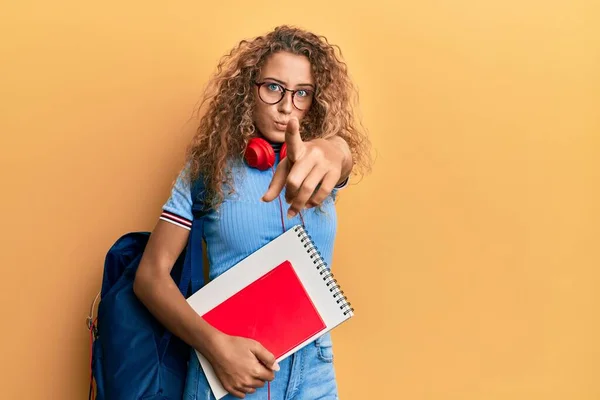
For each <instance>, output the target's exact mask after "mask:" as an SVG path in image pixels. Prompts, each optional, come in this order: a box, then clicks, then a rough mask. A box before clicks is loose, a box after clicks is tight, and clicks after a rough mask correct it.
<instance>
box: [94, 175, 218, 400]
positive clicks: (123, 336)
mask: <svg viewBox="0 0 600 400" xmlns="http://www.w3.org/2000/svg"><path fill="white" fill-rule="evenodd" d="M203 187H204V186H203V185H202V183H201V180H199V181H198V183H196V184H195V185H194V186H193V189H192V199H193V200H194V202H193V207H192V211H193V216H194V217H193V222H192V229H191V231H190V235H189V239H188V243H187V245H186V248H185V251H182V254H181V255H180V256H179V258H178V259H177V261H176V263H175V265H174V266H173V269H172V272H171V276H172V277H173V280H174V281H175V282H176V283H177V282H178V286H179V291H180V292H181V293H182V294H183V295H184V296H185V297H188V296H189V295H190V294H191V293H193V292H195V291H197V290H198V289H200V288H201V287H202V286H203V285H204V270H203V265H202V261H203V258H202V257H203V256H202V231H203V226H202V224H203V217H204V215H206V213H207V212H208V210H207V209H206V208H205V205H204V202H203V199H202V196H203V193H202V192H203V191H202V189H203ZM149 238H150V232H130V233H127V234H125V235H124V236H122V237H121V238H119V239H118V240H117V241H116V242H115V243H114V244H113V245H112V247H111V248H110V249H109V251H108V253H107V255H106V259H105V264H104V275H103V280H102V288H101V291H100V303H99V306H98V318H97V323H94V322H93V321H92V320H91V319H90V320H88V327H89V328H90V330H91V333H92V340H93V342H92V355H91V357H92V361H91V374H92V376H91V379H92V381H91V382H90V392H89V396H90V398H91V397H92V396H93V394H94V387H93V386H94V385H93V382H94V381H95V383H96V385H95V386H96V391H95V392H96V399H97V400H108V399H109V400H140V399H143V400H158V399H161V400H175V399H177V400H181V398H182V397H183V391H184V385H185V378H186V374H187V363H188V360H189V357H190V354H192V353H191V349H190V346H188V345H187V344H186V343H184V342H183V341H182V340H181V339H179V338H178V337H176V336H174V335H172V334H171V332H169V331H168V330H166V328H165V327H164V326H162V325H161V323H160V322H159V321H158V320H156V319H155V318H154V316H153V315H152V314H151V313H150V312H149V311H148V310H147V309H146V307H145V306H144V305H143V303H142V302H141V301H140V300H139V299H138V298H137V297H136V295H135V293H134V292H133V281H134V278H135V273H136V271H137V268H138V265H139V263H140V260H141V258H142V254H143V252H144V249H145V247H146V244H147V242H148V239H149Z"/></svg>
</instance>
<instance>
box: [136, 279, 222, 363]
mask: <svg viewBox="0 0 600 400" xmlns="http://www.w3.org/2000/svg"><path fill="white" fill-rule="evenodd" d="M133 289H134V292H135V294H136V296H137V297H138V298H139V299H140V301H141V302H142V303H143V304H144V305H145V306H146V308H147V309H148V310H149V311H150V313H151V314H152V315H154V317H155V318H156V319H157V320H158V321H159V322H160V323H161V324H162V325H163V326H165V327H166V328H167V329H168V330H169V331H170V332H172V333H173V334H174V335H175V336H177V337H179V338H180V339H182V340H183V341H184V342H186V343H187V344H189V345H190V346H192V347H193V348H195V349H196V350H198V351H199V352H200V353H202V354H204V355H208V353H209V352H210V351H211V344H212V343H213V342H214V340H215V339H216V338H217V336H218V335H219V334H220V331H218V330H217V329H215V328H214V327H212V326H211V325H210V324H208V323H207V322H206V321H205V320H204V319H203V318H202V317H201V316H200V315H198V313H196V312H195V311H194V309H193V308H192V307H191V306H190V305H189V304H188V302H187V301H186V300H185V298H184V297H183V295H182V294H181V292H180V291H179V288H178V287H177V286H176V285H175V282H174V281H173V279H172V278H171V276H170V275H165V274H159V273H153V272H152V271H151V270H150V269H146V270H145V271H138V274H137V276H136V279H135V283H134V287H133Z"/></svg>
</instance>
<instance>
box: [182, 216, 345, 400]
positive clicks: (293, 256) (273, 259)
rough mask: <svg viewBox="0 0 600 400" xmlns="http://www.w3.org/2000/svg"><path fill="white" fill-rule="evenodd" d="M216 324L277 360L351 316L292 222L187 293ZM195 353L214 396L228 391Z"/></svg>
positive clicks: (329, 276) (333, 282) (312, 247)
mask: <svg viewBox="0 0 600 400" xmlns="http://www.w3.org/2000/svg"><path fill="white" fill-rule="evenodd" d="M187 301H188V303H189V304H190V305H191V306H192V308H193V309H194V310H195V311H196V312H197V313H198V314H200V315H202V317H203V318H204V319H205V320H206V321H207V322H208V323H210V324H211V325H213V326H215V327H216V328H217V329H219V330H221V331H223V332H225V333H227V334H229V335H235V336H243V337H247V338H251V339H254V340H257V341H258V342H260V343H261V344H262V345H263V346H264V347H265V348H267V349H268V350H269V351H270V352H271V353H273V354H274V355H275V358H276V359H277V361H278V362H279V361H281V360H283V359H285V358H286V357H288V356H290V355H291V354H293V353H294V352H296V351H298V350H299V349H301V348H302V347H304V346H306V345H307V344H309V343H311V342H312V341H314V340H316V339H317V338H319V337H320V336H322V335H324V334H325V333H327V332H329V331H331V330H332V329H333V328H335V327H336V326H338V325H339V324H341V323H342V322H344V321H346V320H348V319H349V318H351V317H352V316H353V312H354V310H353V309H352V307H351V305H350V303H349V302H348V299H347V297H346V296H345V295H344V293H343V292H342V290H341V288H340V285H339V284H338V283H337V280H336V279H334V277H333V275H332V273H331V271H330V270H329V269H328V268H327V266H326V264H325V262H324V261H323V259H322V258H321V255H320V253H319V251H318V249H317V248H316V247H315V244H314V243H313V241H312V239H311V237H310V235H308V233H307V232H306V230H305V229H304V228H303V227H302V225H296V226H294V227H292V228H291V229H289V230H287V231H286V232H285V233H283V234H282V235H281V236H279V237H277V238H276V239H274V240H273V241H271V242H269V243H268V244H266V245H265V246H263V247H262V248H260V249H259V250H257V251H256V252H254V253H252V254H251V255H249V256H248V257H246V258H245V259H243V260H242V261H240V262H239V263H238V264H236V265H235V266H233V267H232V268H230V269H229V270H227V271H226V272H225V273H223V274H221V275H220V276H218V277H217V278H215V279H214V280H212V281H211V282H210V283H208V284H207V285H205V286H204V287H203V288H202V289H200V290H199V291H197V292H196V293H194V294H193V295H191V296H190V297H189V298H188V299H187ZM196 355H197V356H198V359H199V361H200V365H201V366H202V369H203V370H204V372H205V374H206V377H207V380H208V383H209V384H210V386H211V389H212V391H213V394H214V396H215V397H216V398H217V399H221V398H222V397H224V396H225V395H226V394H227V391H226V390H225V389H224V388H223V386H222V385H221V383H220V381H219V379H218V378H217V376H216V375H215V373H214V370H213V369H212V367H211V365H210V363H209V362H208V361H207V360H206V358H205V357H204V356H203V355H202V354H201V353H200V352H198V351H196Z"/></svg>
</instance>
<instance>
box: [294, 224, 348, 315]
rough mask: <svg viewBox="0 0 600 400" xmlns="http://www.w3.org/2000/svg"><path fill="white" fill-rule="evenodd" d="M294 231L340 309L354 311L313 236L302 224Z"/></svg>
mask: <svg viewBox="0 0 600 400" xmlns="http://www.w3.org/2000/svg"><path fill="white" fill-rule="evenodd" d="M294 231H295V232H296V233H297V234H298V237H299V238H300V242H301V243H302V244H303V245H304V248H305V249H306V252H307V253H308V254H309V255H310V258H311V259H314V260H313V264H315V266H316V268H317V271H319V275H321V276H322V277H323V281H324V282H325V284H326V285H327V288H328V289H329V291H330V292H331V294H332V295H333V298H334V299H335V301H336V303H337V304H338V305H339V307H340V310H342V312H343V313H344V315H347V314H350V313H352V312H354V309H353V308H352V306H351V305H350V302H348V299H347V298H346V296H344V291H343V290H341V289H340V285H338V283H337V280H336V279H335V278H334V276H333V273H332V272H331V270H330V269H328V268H327V263H326V262H325V261H324V260H323V257H322V256H321V252H320V251H319V250H318V249H317V247H316V246H315V244H314V242H313V241H312V238H311V236H310V235H309V234H308V233H307V232H306V230H305V229H304V228H303V227H302V226H300V225H299V226H297V227H296V228H294ZM305 242H306V243H305Z"/></svg>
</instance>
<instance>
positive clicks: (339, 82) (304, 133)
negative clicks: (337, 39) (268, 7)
mask: <svg viewBox="0 0 600 400" xmlns="http://www.w3.org/2000/svg"><path fill="white" fill-rule="evenodd" d="M336 49H337V50H338V53H339V56H338V54H336ZM281 51H286V52H290V53H292V54H297V55H304V56H306V57H307V58H308V59H309V61H310V64H311V72H312V74H313V77H314V79H315V83H316V93H315V98H314V100H313V104H312V105H311V108H310V110H309V111H308V113H307V114H306V116H305V117H304V118H303V119H302V122H301V126H300V134H301V137H302V139H303V140H311V139H315V138H329V137H331V136H334V135H338V136H340V137H342V138H343V139H344V140H345V141H346V142H347V143H348V145H349V147H350V150H351V153H352V158H353V170H352V173H353V175H358V174H360V173H363V172H366V170H367V169H369V168H370V166H369V164H370V155H369V141H368V138H367V135H366V132H365V130H364V128H362V124H360V122H357V121H356V120H355V115H354V103H357V102H358V93H357V91H356V88H355V87H354V85H353V83H352V82H351V80H350V78H349V75H348V69H347V66H346V64H345V63H344V62H343V61H342V60H341V50H340V49H339V47H338V46H336V45H331V44H329V42H328V41H327V39H326V38H325V37H323V36H317V35H315V34H313V33H311V32H308V31H306V30H302V29H299V28H296V27H290V26H280V27H277V28H275V29H274V30H273V31H271V32H269V33H268V34H266V35H264V36H258V37H256V38H254V39H252V40H242V41H241V42H240V43H239V44H238V45H237V46H236V47H234V48H233V49H232V50H231V52H230V53H229V54H227V55H225V56H223V57H222V58H221V60H220V62H219V64H218V66H217V70H216V72H215V74H214V76H213V77H212V79H211V80H210V81H209V83H208V86H207V89H206V91H205V93H204V96H203V99H202V102H201V105H200V107H201V108H202V106H203V105H206V104H207V103H208V106H207V109H206V112H205V113H204V115H203V116H202V118H201V119H200V123H199V126H198V128H197V131H196V133H195V135H194V137H193V139H192V141H191V143H190V145H189V147H188V149H187V154H186V158H187V165H188V175H187V178H188V179H189V180H190V182H195V181H196V180H197V179H203V180H204V184H205V187H206V195H205V201H206V202H208V203H209V204H211V206H212V207H215V208H216V207H218V206H219V204H220V203H221V202H222V201H223V199H224V196H225V195H224V194H223V185H227V186H229V187H230V188H232V185H231V183H232V176H231V171H232V170H231V165H230V164H229V163H228V161H230V160H233V161H242V160H243V155H244V151H245V149H246V145H247V143H248V142H249V140H250V139H251V138H252V137H253V136H256V134H257V131H256V128H255V126H254V121H253V110H254V104H255V101H256V98H255V97H256V96H255V91H254V90H253V82H254V81H255V80H257V79H258V78H259V76H260V71H261V67H262V66H263V65H264V64H265V62H266V60H267V59H268V57H269V56H270V55H272V54H274V53H277V52H281ZM232 191H234V189H232Z"/></svg>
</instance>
